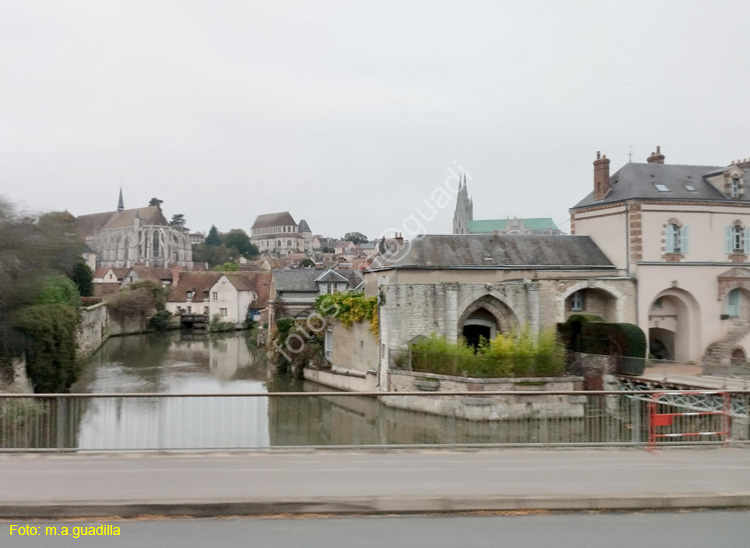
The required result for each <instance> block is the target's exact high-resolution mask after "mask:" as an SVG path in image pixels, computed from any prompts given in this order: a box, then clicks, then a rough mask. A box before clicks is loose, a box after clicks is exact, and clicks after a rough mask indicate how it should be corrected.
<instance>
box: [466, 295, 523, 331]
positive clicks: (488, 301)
mask: <svg viewBox="0 0 750 548" xmlns="http://www.w3.org/2000/svg"><path fill="white" fill-rule="evenodd" d="M470 318H472V319H471V320H470ZM491 320H494V322H495V330H494V333H498V332H499V333H507V332H509V331H511V330H512V329H514V328H515V327H517V326H518V317H517V316H516V313H515V312H514V311H513V309H512V308H511V307H510V306H509V305H508V304H507V303H505V302H503V301H502V300H500V299H499V298H497V297H496V296H494V295H491V294H489V293H487V294H485V295H482V296H481V297H479V298H477V299H475V300H474V301H472V302H471V303H470V304H469V305H468V306H466V307H465V308H464V310H463V312H462V313H461V315H460V316H459V318H458V326H457V333H458V337H459V338H461V337H463V336H464V327H465V326H466V325H467V321H468V322H469V323H470V324H476V325H486V324H487V323H488V321H491Z"/></svg>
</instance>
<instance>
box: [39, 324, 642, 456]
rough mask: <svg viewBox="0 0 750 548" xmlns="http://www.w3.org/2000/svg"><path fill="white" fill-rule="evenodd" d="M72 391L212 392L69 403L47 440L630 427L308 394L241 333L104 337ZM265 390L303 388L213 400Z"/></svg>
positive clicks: (106, 445)
mask: <svg viewBox="0 0 750 548" xmlns="http://www.w3.org/2000/svg"><path fill="white" fill-rule="evenodd" d="M74 391H75V392H81V393H139V392H141V393H143V392H148V393H156V392H158V393H167V394H191V393H192V394H216V395H217V396H210V397H188V396H185V397H178V398H154V397H139V398H123V397H111V398H92V399H89V398H85V399H81V400H75V401H74V400H71V401H70V402H68V403H66V404H65V405H67V407H66V408H65V409H64V413H62V414H61V413H57V412H55V413H53V415H52V416H53V417H54V416H56V417H63V416H64V417H65V418H64V424H63V426H62V427H61V426H60V424H57V425H56V426H55V427H54V428H53V429H52V431H53V432H56V433H57V434H58V438H57V440H56V443H58V444H61V446H63V447H73V448H75V447H77V448H80V449H92V450H97V449H134V450H135V449H198V448H214V449H221V448H227V449H229V448H261V447H269V446H271V447H279V446H302V445H307V446H335V445H346V446H351V445H355V446H356V445H401V444H490V443H491V444H499V443H504V444H508V443H576V442H583V441H607V442H618V441H625V442H627V441H629V439H630V436H631V430H632V428H630V429H629V427H628V425H627V424H624V422H623V421H620V420H610V421H602V420H600V418H599V415H600V414H601V409H598V408H597V407H598V406H595V407H592V408H591V412H592V413H591V415H590V416H589V417H587V418H586V419H569V420H561V421H556V422H555V423H554V424H548V423H546V422H543V421H539V420H536V421H534V420H529V421H491V422H488V421H485V422H479V421H466V420H461V419H455V418H450V417H442V416H436V415H429V414H425V413H418V412H412V411H406V410H401V409H394V408H391V407H386V406H384V405H383V404H381V403H380V402H379V401H378V400H377V399H376V398H372V397H362V396H354V397H352V396H349V397H341V396H336V395H328V396H323V397H318V396H313V395H312V394H313V393H315V392H320V391H326V392H332V390H331V389H329V388H326V387H323V386H320V385H317V384H314V383H310V382H305V381H301V380H296V379H293V378H291V377H290V376H288V375H281V374H278V373H276V372H275V366H273V365H272V364H270V363H269V362H268V361H267V359H266V357H265V354H264V352H263V351H262V350H260V349H258V348H256V347H255V346H254V345H253V344H252V343H251V342H249V341H248V340H247V338H246V336H245V334H244V333H242V332H239V333H231V334H228V335H221V336H209V335H207V334H203V333H200V334H195V333H186V332H183V333H180V332H172V333H169V334H162V335H134V336H127V337H117V338H113V339H110V340H109V341H108V342H107V343H106V344H105V345H104V346H103V347H102V349H101V350H100V351H99V352H98V353H97V354H96V355H95V356H94V357H93V358H92V359H91V360H90V362H89V363H88V364H87V366H86V369H85V371H84V373H83V375H82V376H81V378H80V381H79V382H78V383H77V384H76V385H75V386H74ZM268 392H273V393H283V392H310V393H311V395H310V396H283V397H270V398H269V397H265V396H260V397H252V398H249V397H241V396H237V397H218V395H220V394H224V395H226V394H240V393H241V394H248V393H253V394H265V393H268ZM622 404H623V405H625V406H627V405H628V403H627V401H625V400H623V402H622ZM610 405H611V404H610ZM615 405H617V404H615ZM622 411H623V412H622V413H619V415H620V416H623V417H628V416H630V415H631V413H630V412H629V408H627V407H623V410H622ZM587 412H588V411H587Z"/></svg>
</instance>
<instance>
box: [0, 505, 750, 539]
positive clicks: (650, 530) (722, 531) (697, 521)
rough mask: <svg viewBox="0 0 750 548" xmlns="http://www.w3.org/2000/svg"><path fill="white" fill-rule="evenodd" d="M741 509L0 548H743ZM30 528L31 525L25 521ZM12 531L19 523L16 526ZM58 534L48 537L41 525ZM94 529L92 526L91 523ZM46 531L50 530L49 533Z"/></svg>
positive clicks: (279, 526)
mask: <svg viewBox="0 0 750 548" xmlns="http://www.w3.org/2000/svg"><path fill="white" fill-rule="evenodd" d="M749 519H750V513H749V512H747V511H724V512H690V513H679V514H674V513H671V514H670V513H636V514H600V515H587V514H559V515H532V516H485V517H465V516H460V517H455V516H451V517H446V516H440V517H399V518H392V517H391V518H385V517H380V518H372V517H365V518H335V519H291V520H290V519H275V520H269V519H243V520H167V521H161V522H153V521H113V522H109V523H110V524H114V525H116V526H117V527H119V528H120V535H119V536H106V537H88V536H85V537H79V538H73V537H72V536H68V537H64V536H61V533H62V527H68V532H69V533H70V534H71V535H72V534H73V528H74V527H86V526H87V525H91V523H88V522H57V523H51V522H41V523H40V522H31V523H30V524H31V525H32V526H36V527H37V528H38V531H39V534H38V535H37V536H26V537H19V536H18V535H15V536H10V534H9V529H10V525H11V523H10V522H4V523H0V545H2V546H4V547H5V546H7V547H18V548H43V547H48V546H49V547H52V546H54V547H56V548H57V547H61V548H65V547H73V546H75V547H81V548H87V547H90V548H101V547H107V548H109V547H112V548H149V547H158V548H185V547H188V548H189V547H204V546H217V545H220V546H223V547H234V546H242V547H246V546H262V547H264V548H276V547H278V548H295V547H305V548H318V547H320V548H360V547H361V548H364V547H368V548H374V547H383V546H387V547H388V548H422V547H424V548H428V547H429V548H456V547H459V546H470V547H472V548H490V547H492V548H498V547H500V548H504V547H512V548H540V547H546V546H554V547H555V548H588V547H599V546H606V547H607V548H632V547H633V546H637V547H638V548H693V547H695V548H706V547H711V548H725V547H726V548H728V547H732V548H737V547H739V546H747V541H748V530H749V527H748V520H749ZM24 523H25V524H29V522H24ZM16 525H18V524H17V523H16ZM50 525H51V526H54V527H56V531H57V533H58V536H47V535H46V533H47V529H46V527H47V526H50ZM94 525H96V524H94ZM51 531H52V530H50V532H51Z"/></svg>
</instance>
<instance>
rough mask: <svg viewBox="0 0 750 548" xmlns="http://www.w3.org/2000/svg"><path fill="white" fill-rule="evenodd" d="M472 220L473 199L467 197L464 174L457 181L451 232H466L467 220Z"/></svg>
mask: <svg viewBox="0 0 750 548" xmlns="http://www.w3.org/2000/svg"><path fill="white" fill-rule="evenodd" d="M473 220H474V201H473V200H471V199H470V198H469V189H468V188H467V184H466V174H464V175H463V177H462V178H461V180H460V181H459V183H458V200H457V201H456V212H455V213H454V214H453V234H468V233H469V221H473Z"/></svg>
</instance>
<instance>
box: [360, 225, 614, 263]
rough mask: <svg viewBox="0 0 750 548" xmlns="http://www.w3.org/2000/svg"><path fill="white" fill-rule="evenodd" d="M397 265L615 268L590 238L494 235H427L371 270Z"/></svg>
mask: <svg viewBox="0 0 750 548" xmlns="http://www.w3.org/2000/svg"><path fill="white" fill-rule="evenodd" d="M401 257H403V258H401ZM399 259H401V260H399ZM394 266H395V267H397V268H399V269H401V268H412V269H432V270H441V269H464V268H465V269H476V268H483V269H490V270H492V269H503V270H507V269H524V268H533V269H545V270H554V269H566V270H569V269H571V268H572V269H581V270H585V269H588V268H590V267H594V268H597V269H599V268H612V269H613V268H614V266H613V265H612V263H611V262H610V261H609V259H607V257H606V256H605V255H604V253H602V251H601V250H600V249H599V248H598V247H597V245H596V244H595V243H594V242H593V240H591V238H589V237H588V236H565V235H517V236H495V235H492V234H458V235H447V236H424V237H422V238H418V239H415V240H413V241H411V242H410V243H409V244H407V245H405V247H404V252H403V255H402V256H401V255H399V256H394V257H393V258H392V259H388V258H385V259H384V260H383V261H378V260H376V261H375V263H374V264H373V265H372V270H380V269H383V268H393V267H394Z"/></svg>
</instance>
